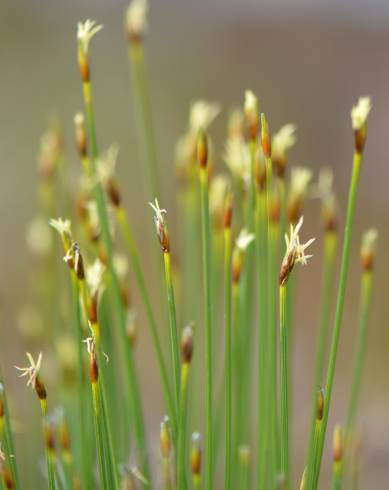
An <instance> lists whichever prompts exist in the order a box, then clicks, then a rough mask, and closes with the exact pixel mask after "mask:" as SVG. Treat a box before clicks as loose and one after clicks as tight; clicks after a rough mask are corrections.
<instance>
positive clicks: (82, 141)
mask: <svg viewBox="0 0 389 490" xmlns="http://www.w3.org/2000/svg"><path fill="white" fill-rule="evenodd" d="M75 140H76V146H77V150H78V153H79V155H80V157H81V158H84V157H86V156H87V155H88V146H87V138H86V131H85V127H84V125H83V124H82V123H76V124H75Z"/></svg>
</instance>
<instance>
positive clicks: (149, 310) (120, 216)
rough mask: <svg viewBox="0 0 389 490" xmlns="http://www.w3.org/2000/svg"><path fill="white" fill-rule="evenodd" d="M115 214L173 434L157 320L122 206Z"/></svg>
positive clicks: (171, 405) (171, 404)
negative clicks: (155, 357) (155, 356)
mask: <svg viewBox="0 0 389 490" xmlns="http://www.w3.org/2000/svg"><path fill="white" fill-rule="evenodd" d="M116 216H117V220H118V223H119V226H120V230H121V232H122V235H123V237H124V240H125V243H126V245H127V249H128V254H129V257H130V260H131V265H132V269H133V271H134V275H135V280H136V282H137V285H138V288H139V292H140V295H141V299H142V302H143V305H144V308H145V312H146V316H147V320H148V324H149V328H150V333H151V337H152V340H153V344H154V349H155V352H156V354H157V360H158V365H159V370H160V374H161V380H162V388H163V393H164V397H165V401H166V404H167V407H168V410H169V415H170V419H171V423H172V430H173V435H174V434H175V433H176V430H177V413H176V410H175V408H174V401H173V396H172V393H171V389H170V384H169V375H168V371H167V368H166V362H165V359H164V357H163V352H162V346H161V341H160V337H159V334H158V327H157V322H156V320H155V315H154V312H153V307H152V304H151V301H150V296H149V293H148V291H147V286H146V281H145V278H144V276H143V272H142V266H141V263H140V259H139V254H138V250H137V247H136V244H135V240H134V236H133V233H132V230H131V227H130V224H129V222H128V219H127V215H126V212H125V210H124V208H122V207H119V208H117V210H116Z"/></svg>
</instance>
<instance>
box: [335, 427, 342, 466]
mask: <svg viewBox="0 0 389 490" xmlns="http://www.w3.org/2000/svg"><path fill="white" fill-rule="evenodd" d="M342 459H343V440H342V431H341V430H340V429H339V428H335V432H334V442H333V460H334V462H335V463H340V462H341V461H342Z"/></svg>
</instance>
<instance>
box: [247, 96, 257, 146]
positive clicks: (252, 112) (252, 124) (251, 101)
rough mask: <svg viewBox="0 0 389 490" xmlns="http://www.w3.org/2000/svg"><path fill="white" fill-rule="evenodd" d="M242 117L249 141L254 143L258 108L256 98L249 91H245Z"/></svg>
mask: <svg viewBox="0 0 389 490" xmlns="http://www.w3.org/2000/svg"><path fill="white" fill-rule="evenodd" d="M244 115H245V121H246V127H247V131H248V137H249V140H253V141H255V139H256V138H257V134H258V125H259V121H258V119H259V108H258V99H257V96H256V95H254V93H253V92H252V91H251V90H246V92H245V97H244Z"/></svg>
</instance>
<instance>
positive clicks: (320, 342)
mask: <svg viewBox="0 0 389 490" xmlns="http://www.w3.org/2000/svg"><path fill="white" fill-rule="evenodd" d="M336 249H337V235H336V232H335V231H333V230H327V231H326V232H325V235H324V257H323V279H322V287H321V306H320V320H319V331H318V335H317V341H316V355H315V371H314V382H313V390H312V416H311V428H310V436H309V445H308V456H307V481H308V488H311V485H312V484H313V481H312V478H313V475H314V471H315V468H314V464H315V457H316V455H317V447H316V448H315V449H314V447H313V445H314V441H315V437H317V430H316V425H317V424H316V414H317V390H318V388H319V385H320V383H321V379H322V375H323V365H324V355H325V350H326V340H327V337H328V326H329V318H330V311H331V293H332V288H333V283H334V275H335V259H336ZM317 442H318V441H317V440H316V446H317Z"/></svg>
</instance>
